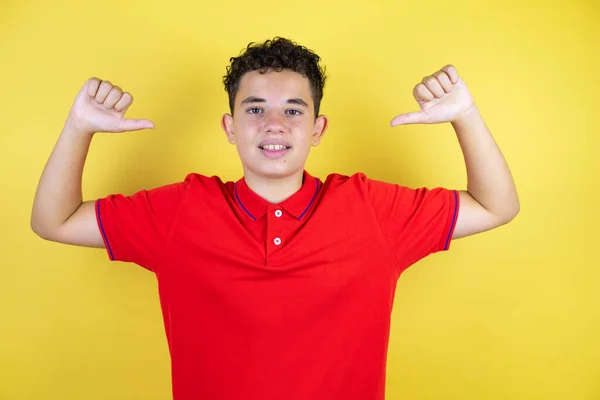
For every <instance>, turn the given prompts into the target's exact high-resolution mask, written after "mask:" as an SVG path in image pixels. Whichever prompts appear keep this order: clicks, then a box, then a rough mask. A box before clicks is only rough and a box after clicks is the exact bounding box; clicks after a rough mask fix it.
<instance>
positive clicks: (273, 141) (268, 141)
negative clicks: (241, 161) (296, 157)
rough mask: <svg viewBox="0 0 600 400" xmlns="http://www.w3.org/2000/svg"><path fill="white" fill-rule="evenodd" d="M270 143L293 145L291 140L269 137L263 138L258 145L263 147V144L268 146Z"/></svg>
mask: <svg viewBox="0 0 600 400" xmlns="http://www.w3.org/2000/svg"><path fill="white" fill-rule="evenodd" d="M270 144H279V145H282V146H286V147H292V145H291V144H290V143H289V142H286V141H285V140H281V139H267V140H263V141H262V142H260V144H259V145H258V146H259V147H261V146H268V145H270Z"/></svg>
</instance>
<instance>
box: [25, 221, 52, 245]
mask: <svg viewBox="0 0 600 400" xmlns="http://www.w3.org/2000/svg"><path fill="white" fill-rule="evenodd" d="M29 227H30V228H31V230H32V231H33V233H35V234H36V235H37V236H38V237H40V238H42V239H44V240H52V235H51V234H50V232H49V230H48V229H47V228H44V224H42V223H41V222H40V221H39V220H38V219H36V218H35V217H34V216H33V215H32V216H31V220H30V221H29Z"/></svg>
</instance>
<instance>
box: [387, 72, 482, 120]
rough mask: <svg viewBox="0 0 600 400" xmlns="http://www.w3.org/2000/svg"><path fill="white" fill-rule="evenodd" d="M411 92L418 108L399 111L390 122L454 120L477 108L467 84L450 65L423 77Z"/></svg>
mask: <svg viewBox="0 0 600 400" xmlns="http://www.w3.org/2000/svg"><path fill="white" fill-rule="evenodd" d="M413 96H414V97H415V99H416V100H417V102H418V103H419V106H420V107H421V111H416V112H410V113H406V114H400V115H398V116H396V117H395V118H394V119H392V121H391V122H390V125H391V126H396V125H405V124H437V123H440V122H455V121H457V120H459V119H460V118H462V117H464V116H466V115H468V114H469V113H470V112H471V111H472V110H475V109H476V106H475V102H474V101H473V98H472V97H471V94H470V93H469V89H467V85H465V83H464V82H463V80H462V79H460V77H459V76H458V72H457V71H456V68H455V67H454V66H452V65H446V66H445V67H444V68H442V69H441V70H439V71H437V72H436V73H434V74H433V75H430V76H426V77H425V78H423V80H422V81H421V83H419V84H418V85H417V86H415V88H414V89H413Z"/></svg>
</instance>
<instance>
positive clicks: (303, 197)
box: [233, 171, 322, 220]
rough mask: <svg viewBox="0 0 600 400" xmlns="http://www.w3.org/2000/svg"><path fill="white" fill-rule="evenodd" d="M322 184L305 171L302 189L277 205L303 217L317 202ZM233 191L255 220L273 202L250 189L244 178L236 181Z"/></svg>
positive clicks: (241, 205)
mask: <svg viewBox="0 0 600 400" xmlns="http://www.w3.org/2000/svg"><path fill="white" fill-rule="evenodd" d="M321 186H322V184H321V182H320V181H319V179H318V178H315V177H312V176H311V175H310V174H309V173H308V172H306V171H304V174H303V176H302V186H301V187H300V189H298V191H297V192H296V193H294V194H293V195H291V196H290V197H288V198H287V199H285V200H284V201H282V202H281V203H279V204H277V205H278V206H279V207H281V208H283V209H284V210H285V211H287V212H288V213H290V214H291V215H293V216H294V217H296V218H297V219H301V218H302V217H303V216H305V215H306V214H307V212H308V210H309V209H310V207H311V206H312V205H313V203H314V202H315V199H316V197H317V193H318V192H319V189H320V188H321ZM233 191H234V194H235V199H236V202H237V204H238V205H239V206H240V207H241V208H242V209H243V210H244V211H245V212H246V214H247V215H248V216H249V217H250V218H252V219H253V220H257V219H259V218H261V217H262V216H264V215H265V214H266V213H267V211H268V209H269V206H270V205H271V203H269V202H268V201H267V200H265V199H263V198H262V197H260V196H259V195H258V194H257V193H256V192H254V191H253V190H252V189H250V188H249V187H248V185H247V184H246V180H245V179H244V178H241V179H240V180H238V181H237V182H236V183H235V185H234V187H233Z"/></svg>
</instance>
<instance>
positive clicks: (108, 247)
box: [96, 200, 115, 261]
mask: <svg viewBox="0 0 600 400" xmlns="http://www.w3.org/2000/svg"><path fill="white" fill-rule="evenodd" d="M96 215H97V216H98V225H99V226H100V233H101V234H102V239H104V244H106V250H108V255H109V257H110V259H111V260H112V261H114V260H115V256H114V255H113V252H112V249H111V247H110V243H108V238H107V237H106V232H105V231H104V226H103V225H102V217H101V215H100V201H99V200H98V201H96Z"/></svg>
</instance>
